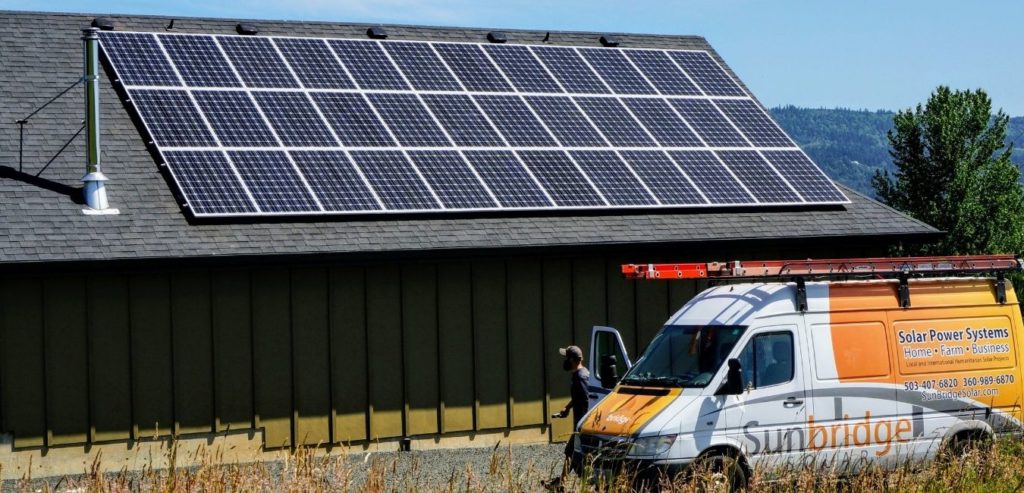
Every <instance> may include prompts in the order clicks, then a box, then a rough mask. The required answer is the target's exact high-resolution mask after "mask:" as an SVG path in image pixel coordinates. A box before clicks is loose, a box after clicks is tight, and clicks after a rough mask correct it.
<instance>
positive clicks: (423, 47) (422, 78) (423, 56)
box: [384, 42, 459, 91]
mask: <svg viewBox="0 0 1024 493" xmlns="http://www.w3.org/2000/svg"><path fill="white" fill-rule="evenodd" d="M384 49H385V51H387V52H388V54H389V55H391V59H392V60H394V62H395V65H398V67H399V68H400V69H402V72H403V73H404V74H405V78H406V79H408V81H409V83H410V84H412V87H413V88H414V89H422V90H427V91H430V90H437V91H458V90H459V81H457V80H455V77H454V76H453V75H452V74H451V72H450V71H449V70H448V68H446V67H445V65H444V62H442V61H441V58H440V57H439V56H437V53H436V52H434V49H433V48H432V47H431V46H430V45H428V44H424V43H403V42H394V43H385V44H384Z"/></svg>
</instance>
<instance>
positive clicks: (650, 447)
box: [629, 435, 677, 456]
mask: <svg viewBox="0 0 1024 493" xmlns="http://www.w3.org/2000/svg"><path fill="white" fill-rule="evenodd" d="M676 436H677V435H657V436H652V437H642V438H637V439H634V440H633V445H631V446H630V447H629V455H633V456H652V455H661V454H664V453H665V452H668V449H670V448H672V444H673V443H675V442H676Z"/></svg>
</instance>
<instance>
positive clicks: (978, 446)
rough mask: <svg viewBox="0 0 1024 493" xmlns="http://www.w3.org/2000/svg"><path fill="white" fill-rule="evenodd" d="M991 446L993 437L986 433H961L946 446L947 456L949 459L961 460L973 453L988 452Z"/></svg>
mask: <svg viewBox="0 0 1024 493" xmlns="http://www.w3.org/2000/svg"><path fill="white" fill-rule="evenodd" d="M991 444H992V439H991V437H989V436H988V434H986V433H984V432H980V431H974V432H961V433H958V434H956V435H954V436H953V438H952V439H950V441H949V443H948V444H947V445H946V455H947V457H948V458H949V459H952V460H960V459H963V458H964V457H967V456H968V455H970V454H972V453H975V452H984V451H986V450H988V448H989V447H990V446H991Z"/></svg>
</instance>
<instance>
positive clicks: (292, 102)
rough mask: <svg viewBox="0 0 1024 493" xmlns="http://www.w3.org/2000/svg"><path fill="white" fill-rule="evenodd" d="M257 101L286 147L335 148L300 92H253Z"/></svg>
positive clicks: (319, 120) (311, 105)
mask: <svg viewBox="0 0 1024 493" xmlns="http://www.w3.org/2000/svg"><path fill="white" fill-rule="evenodd" d="M253 97H255V98H256V103H257V104H259V106H260V108H261V109H262V110H263V114H264V115H266V116H267V120H268V121H270V124H271V126H272V127H273V128H274V130H275V131H277V136H278V137H280V138H281V142H283V143H284V145H286V146H292V147H334V146H337V145H338V142H337V141H336V140H334V136H332V135H331V131H330V130H329V129H328V128H327V125H324V119H323V118H321V117H320V115H318V114H317V112H316V109H315V108H314V107H313V104H312V103H311V102H310V101H309V99H307V97H306V95H305V94H303V93H301V92H254V93H253Z"/></svg>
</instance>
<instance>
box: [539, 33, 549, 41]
mask: <svg viewBox="0 0 1024 493" xmlns="http://www.w3.org/2000/svg"><path fill="white" fill-rule="evenodd" d="M549 39H551V33H550V32H546V33H544V39H542V40H541V41H547V40H549Z"/></svg>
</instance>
